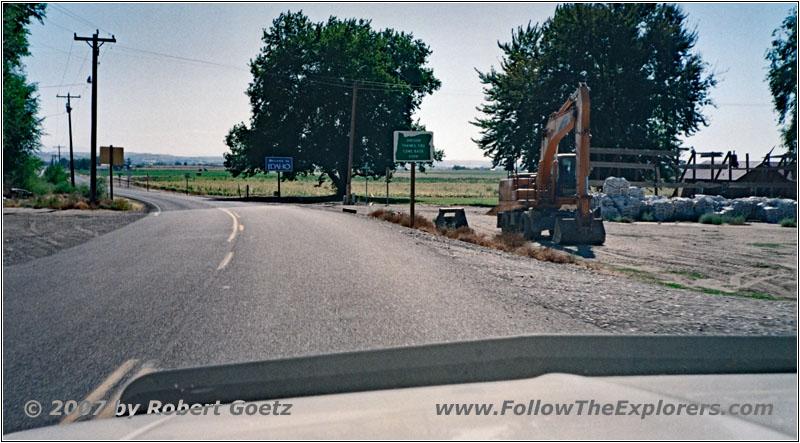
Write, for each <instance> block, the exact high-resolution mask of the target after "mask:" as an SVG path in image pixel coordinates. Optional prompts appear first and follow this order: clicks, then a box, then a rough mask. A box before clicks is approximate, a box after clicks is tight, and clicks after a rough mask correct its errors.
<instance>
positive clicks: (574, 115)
mask: <svg viewBox="0 0 800 443" xmlns="http://www.w3.org/2000/svg"><path fill="white" fill-rule="evenodd" d="M589 108H590V101H589V87H588V86H586V84H585V83H581V84H580V85H579V86H578V89H577V90H576V91H575V92H574V93H573V94H572V95H571V96H570V97H569V98H568V99H567V101H566V102H565V103H564V104H563V105H562V106H561V109H559V110H558V111H557V112H554V113H553V114H551V115H550V118H549V119H548V120H547V124H546V125H545V136H544V138H542V149H541V152H540V156H539V170H538V173H537V176H536V189H537V198H538V199H539V200H540V201H548V200H553V199H554V198H555V193H554V190H555V187H556V183H555V182H556V176H555V174H554V173H553V171H555V170H556V168H557V166H558V165H557V164H556V156H557V154H558V143H559V142H561V140H562V139H563V138H564V137H565V136H566V135H567V134H568V133H569V131H572V130H573V129H575V147H576V163H577V171H576V173H577V177H576V183H577V197H578V200H581V197H582V196H588V194H589V189H588V179H589V172H590V166H589V139H590V137H591V136H590V133H589ZM579 206H580V204H579ZM586 210H587V212H588V210H589V205H586Z"/></svg>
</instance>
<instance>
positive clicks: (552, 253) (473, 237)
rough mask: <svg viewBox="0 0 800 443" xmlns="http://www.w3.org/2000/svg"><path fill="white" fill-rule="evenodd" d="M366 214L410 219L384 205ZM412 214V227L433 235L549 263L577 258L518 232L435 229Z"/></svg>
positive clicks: (395, 220) (392, 219)
mask: <svg viewBox="0 0 800 443" xmlns="http://www.w3.org/2000/svg"><path fill="white" fill-rule="evenodd" d="M369 216H370V217H374V218H377V219H380V220H385V221H388V222H391V223H396V224H399V225H402V226H406V227H408V226H409V225H410V223H409V221H410V220H411V218H410V217H409V216H408V214H405V213H402V212H392V211H386V210H384V209H377V210H375V211H372V212H370V213H369ZM414 218H415V220H416V222H415V227H416V228H417V229H419V230H421V231H425V232H428V233H431V234H434V235H440V236H443V237H447V238H451V239H454V240H458V241H463V242H467V243H472V244H474V245H478V246H483V247H485V248H492V249H497V250H500V251H505V252H510V253H512V254H517V255H521V256H523V257H530V258H533V259H536V260H540V261H549V262H553V263H578V261H577V260H576V259H575V256H573V255H572V254H568V253H566V252H562V251H559V250H556V249H553V248H537V247H535V246H533V244H531V243H530V242H528V241H526V240H525V238H524V237H523V236H522V234H520V233H505V234H497V235H495V236H494V237H490V236H487V235H485V234H480V233H477V232H475V231H474V230H473V229H472V228H469V227H466V226H462V227H460V228H458V229H436V228H435V226H434V224H433V222H431V221H430V220H428V219H426V218H424V217H420V216H416V217H414Z"/></svg>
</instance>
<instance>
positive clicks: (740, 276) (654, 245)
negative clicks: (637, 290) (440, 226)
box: [358, 205, 798, 299]
mask: <svg viewBox="0 0 800 443" xmlns="http://www.w3.org/2000/svg"><path fill="white" fill-rule="evenodd" d="M384 207H385V206H384V205H380V206H373V208H384ZM358 208H359V212H363V213H364V214H366V213H368V212H369V211H368V210H367V209H366V208H365V207H364V206H361V207H358ZM389 208H390V209H392V210H395V211H402V212H408V206H407V205H391V206H389ZM464 210H465V211H466V214H467V221H468V222H469V224H470V227H472V228H473V229H475V230H476V231H477V232H481V233H484V234H488V235H494V234H496V233H499V232H500V230H499V229H498V228H497V227H496V217H495V216H493V215H486V212H487V211H488V210H489V208H482V207H469V206H467V207H465V208H464ZM416 211H417V213H418V214H420V215H422V216H424V217H427V218H430V219H433V218H435V217H436V214H438V207H437V206H428V205H419V206H417V209H416ZM605 228H606V243H605V244H604V245H603V246H596V247H583V248H576V247H572V246H567V247H562V246H557V245H553V244H551V243H550V242H548V241H546V240H545V241H542V242H541V243H540V244H541V245H542V246H550V247H556V248H558V249H562V250H564V251H567V252H570V253H572V254H575V255H578V256H581V257H582V258H584V259H586V260H588V261H591V262H596V263H599V264H601V265H603V266H605V267H606V268H608V269H622V270H623V271H625V272H628V273H634V274H638V275H639V276H640V277H643V278H654V279H658V280H660V281H663V282H668V283H677V284H680V285H683V286H687V287H691V288H707V289H713V290H721V291H726V292H755V293H758V294H763V295H766V296H770V297H773V298H777V299H786V298H791V299H797V250H798V245H797V229H796V228H783V227H781V226H780V225H777V224H767V223H749V224H748V225H745V226H732V225H705V224H701V223H677V222H674V223H647V222H636V223H613V222H606V223H605Z"/></svg>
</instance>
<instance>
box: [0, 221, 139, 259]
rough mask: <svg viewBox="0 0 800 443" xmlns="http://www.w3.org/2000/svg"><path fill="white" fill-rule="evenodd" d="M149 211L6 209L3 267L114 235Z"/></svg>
mask: <svg viewBox="0 0 800 443" xmlns="http://www.w3.org/2000/svg"><path fill="white" fill-rule="evenodd" d="M146 214H147V213H146V211H124V212H123V211H110V210H105V209H98V210H94V211H80V210H66V211H56V210H53V209H30V208H3V267H5V266H12V265H17V264H20V263H25V262H28V261H31V260H34V259H37V258H40V257H46V256H48V255H51V254H54V253H56V252H58V251H60V250H62V249H66V248H70V247H72V246H76V245H79V244H81V243H83V242H85V241H87V240H89V239H92V238H94V237H97V236H99V235H103V234H105V233H107V232H111V231H113V230H115V229H117V228H121V227H122V226H125V225H127V224H128V223H131V222H134V221H136V220H138V219H140V218H141V217H144V216H145V215H146Z"/></svg>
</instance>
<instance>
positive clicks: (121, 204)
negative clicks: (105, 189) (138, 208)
mask: <svg viewBox="0 0 800 443" xmlns="http://www.w3.org/2000/svg"><path fill="white" fill-rule="evenodd" d="M98 207H100V208H101V209H111V210H112V211H130V210H131V208H133V205H131V202H129V201H128V200H126V199H124V198H119V197H117V198H115V199H114V200H110V199H107V198H104V199H103V200H100V203H99V204H98Z"/></svg>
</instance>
